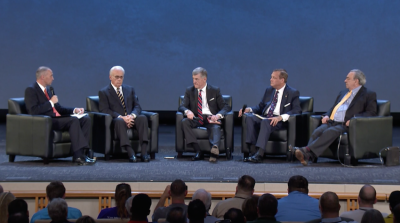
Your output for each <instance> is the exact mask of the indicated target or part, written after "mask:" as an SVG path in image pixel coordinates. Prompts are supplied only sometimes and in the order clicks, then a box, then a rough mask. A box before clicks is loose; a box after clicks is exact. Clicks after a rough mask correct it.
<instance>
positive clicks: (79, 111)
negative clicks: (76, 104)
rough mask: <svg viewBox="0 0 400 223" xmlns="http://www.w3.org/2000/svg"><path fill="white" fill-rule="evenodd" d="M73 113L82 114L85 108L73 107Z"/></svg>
mask: <svg viewBox="0 0 400 223" xmlns="http://www.w3.org/2000/svg"><path fill="white" fill-rule="evenodd" d="M74 113H75V114H78V115H80V114H83V113H85V109H83V108H75V110H74Z"/></svg>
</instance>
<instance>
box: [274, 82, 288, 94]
mask: <svg viewBox="0 0 400 223" xmlns="http://www.w3.org/2000/svg"><path fill="white" fill-rule="evenodd" d="M285 87H286V84H285V85H283V87H282V88H281V89H278V90H276V91H278V92H279V94H280V95H282V93H283V91H284V90H285Z"/></svg>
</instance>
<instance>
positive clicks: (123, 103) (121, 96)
mask: <svg viewBox="0 0 400 223" xmlns="http://www.w3.org/2000/svg"><path fill="white" fill-rule="evenodd" d="M119 89H120V88H117V95H118V97H119V100H121V103H122V107H124V111H125V115H127V113H126V107H125V100H124V96H123V95H122V94H121V92H120V91H119Z"/></svg>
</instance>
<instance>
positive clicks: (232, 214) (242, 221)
mask: <svg viewBox="0 0 400 223" xmlns="http://www.w3.org/2000/svg"><path fill="white" fill-rule="evenodd" d="M224 220H230V222H231V223H246V218H245V217H244V215H243V212H242V211H241V210H240V209H237V208H231V209H229V210H228V211H227V212H226V213H225V214H224Z"/></svg>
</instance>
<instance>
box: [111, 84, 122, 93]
mask: <svg viewBox="0 0 400 223" xmlns="http://www.w3.org/2000/svg"><path fill="white" fill-rule="evenodd" d="M111 86H112V87H113V88H114V90H115V92H117V87H115V86H114V85H113V84H112V83H111ZM120 88H121V89H120V90H121V91H122V85H121V87H120Z"/></svg>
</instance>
